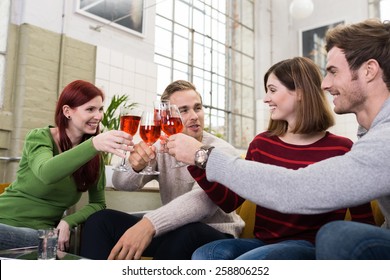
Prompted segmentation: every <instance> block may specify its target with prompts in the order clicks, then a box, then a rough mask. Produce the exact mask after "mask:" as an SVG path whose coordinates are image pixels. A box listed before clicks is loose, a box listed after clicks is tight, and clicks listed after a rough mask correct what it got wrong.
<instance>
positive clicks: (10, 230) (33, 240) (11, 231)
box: [0, 224, 38, 250]
mask: <svg viewBox="0 0 390 280" xmlns="http://www.w3.org/2000/svg"><path fill="white" fill-rule="evenodd" d="M37 245H38V231H37V230H35V229H32V228H24V227H13V226H9V225H6V224H0V250H6V249H12V248H19V247H29V246H37Z"/></svg>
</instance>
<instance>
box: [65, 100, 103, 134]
mask: <svg viewBox="0 0 390 280" xmlns="http://www.w3.org/2000/svg"><path fill="white" fill-rule="evenodd" d="M63 112H64V115H65V116H67V117H68V116H69V117H70V119H69V122H68V128H67V129H68V132H69V134H70V135H69V137H70V138H72V136H73V137H82V136H83V135H84V134H95V133H96V131H97V129H99V123H100V121H101V120H102V118H103V100H102V98H101V97H100V96H96V97H95V98H93V99H91V100H90V101H88V102H86V103H84V104H82V105H81V106H78V107H75V108H70V107H69V106H67V105H64V106H63Z"/></svg>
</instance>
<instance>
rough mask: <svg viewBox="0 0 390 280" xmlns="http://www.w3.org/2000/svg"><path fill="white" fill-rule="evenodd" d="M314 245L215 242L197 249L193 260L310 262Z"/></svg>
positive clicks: (240, 240)
mask: <svg viewBox="0 0 390 280" xmlns="http://www.w3.org/2000/svg"><path fill="white" fill-rule="evenodd" d="M314 258H315V248H314V245H313V244H312V243H310V242H308V241H306V240H286V241H281V242H279V243H275V244H266V243H264V242H263V241H261V240H259V239H256V238H237V239H225V240H217V241H214V242H211V243H208V244H206V245H203V246H202V247H200V248H198V249H197V250H196V251H195V252H194V253H193V254H192V259H193V260H234V259H236V260H311V259H314Z"/></svg>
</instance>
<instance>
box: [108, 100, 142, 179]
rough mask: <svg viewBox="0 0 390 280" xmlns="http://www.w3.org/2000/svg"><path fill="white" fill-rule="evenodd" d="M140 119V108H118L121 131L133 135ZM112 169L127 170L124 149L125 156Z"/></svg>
mask: <svg viewBox="0 0 390 280" xmlns="http://www.w3.org/2000/svg"><path fill="white" fill-rule="evenodd" d="M140 120H141V111H140V110H138V109H135V108H128V107H121V108H120V128H121V130H122V131H124V132H126V133H128V134H130V135H131V136H134V135H135V134H136V133H137V130H138V126H139V122H140ZM114 170H116V171H121V172H126V171H129V168H128V167H127V166H126V150H125V156H124V157H122V162H121V164H120V165H119V166H118V167H116V168H114Z"/></svg>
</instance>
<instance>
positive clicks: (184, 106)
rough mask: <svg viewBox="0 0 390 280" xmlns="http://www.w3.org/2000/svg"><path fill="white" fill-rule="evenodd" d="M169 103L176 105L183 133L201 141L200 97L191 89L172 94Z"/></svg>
mask: <svg viewBox="0 0 390 280" xmlns="http://www.w3.org/2000/svg"><path fill="white" fill-rule="evenodd" d="M169 102H170V103H171V104H174V105H177V107H178V108H179V110H180V114H181V117H182V120H183V125H184V129H183V133H184V134H187V135H189V136H192V137H194V138H195V139H197V140H198V141H201V140H202V136H203V128H204V111H203V106H202V101H201V99H200V96H199V95H198V94H197V93H196V92H195V91H194V90H192V89H189V90H180V91H176V92H175V93H173V94H172V95H171V96H170V98H169Z"/></svg>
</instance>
